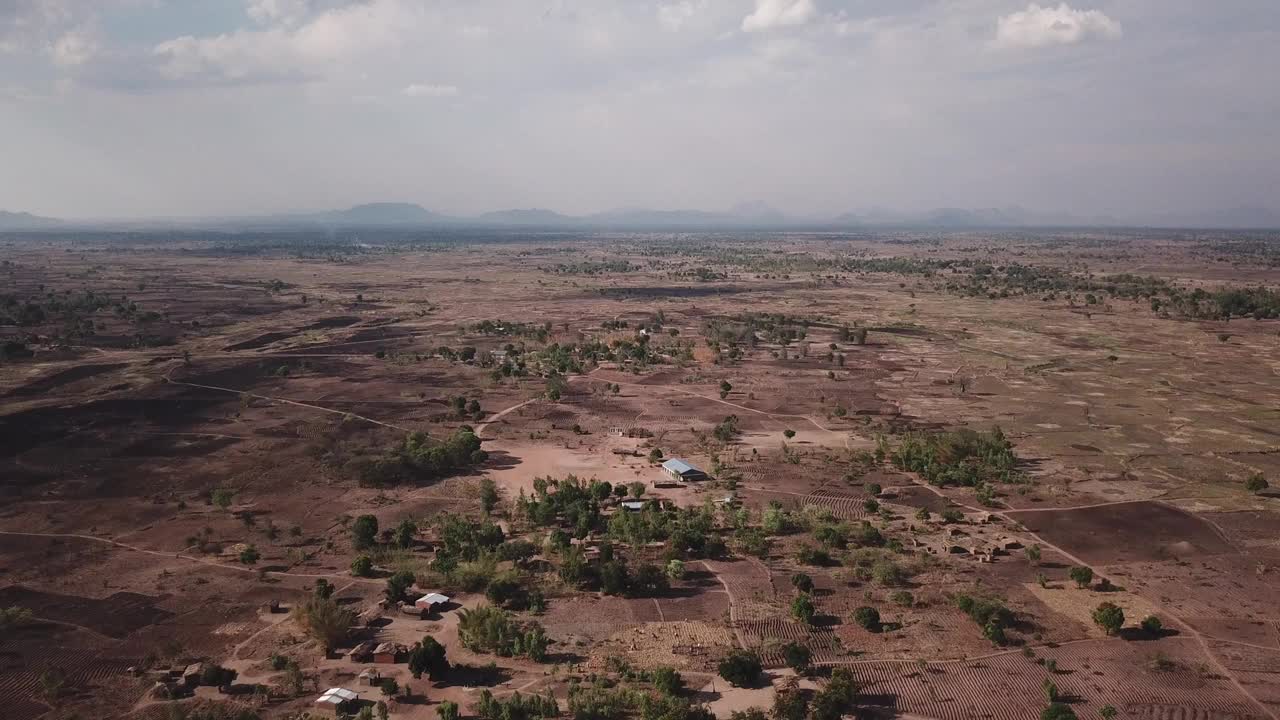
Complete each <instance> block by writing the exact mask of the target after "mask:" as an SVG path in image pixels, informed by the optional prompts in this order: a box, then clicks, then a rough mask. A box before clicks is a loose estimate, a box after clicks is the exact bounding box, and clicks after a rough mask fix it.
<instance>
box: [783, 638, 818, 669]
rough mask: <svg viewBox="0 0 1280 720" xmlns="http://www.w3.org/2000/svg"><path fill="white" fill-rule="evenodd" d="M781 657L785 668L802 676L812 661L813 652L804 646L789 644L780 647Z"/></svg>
mask: <svg viewBox="0 0 1280 720" xmlns="http://www.w3.org/2000/svg"><path fill="white" fill-rule="evenodd" d="M782 657H783V660H784V661H785V662H786V663H787V667H789V668H791V669H792V670H795V671H796V672H797V673H800V674H801V675H803V674H804V673H805V671H807V670H808V669H809V663H810V662H812V660H813V652H812V651H810V650H809V648H808V647H807V646H805V645H801V644H800V643H795V642H790V643H787V644H786V645H784V646H782Z"/></svg>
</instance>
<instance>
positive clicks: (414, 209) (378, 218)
mask: <svg viewBox="0 0 1280 720" xmlns="http://www.w3.org/2000/svg"><path fill="white" fill-rule="evenodd" d="M317 219H321V220H327V221H329V222H335V223H340V224H347V225H429V224H432V223H437V222H441V221H442V220H447V219H448V218H446V217H445V216H444V215H440V214H439V213H433V212H431V211H430V210H427V209H426V208H424V207H422V206H421V205H415V204H413V203H398V202H378V203H366V204H364V205H356V206H355V207H352V208H348V209H346V210H335V211H330V212H326V213H321V214H320V215H319V216H318V218H317Z"/></svg>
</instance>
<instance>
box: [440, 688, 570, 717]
mask: <svg viewBox="0 0 1280 720" xmlns="http://www.w3.org/2000/svg"><path fill="white" fill-rule="evenodd" d="M476 716H477V717H480V718H483V719H484V720H536V719H537V718H553V717H560V705H559V703H557V702H556V698H555V696H554V695H552V694H551V693H550V692H548V693H547V694H546V695H521V694H520V692H519V691H516V692H515V693H513V694H512V695H511V697H509V698H507V699H505V700H499V699H498V698H495V697H494V696H493V693H492V692H489V691H488V690H481V691H480V698H479V699H478V700H477V702H476ZM441 720H444V716H443V715H441Z"/></svg>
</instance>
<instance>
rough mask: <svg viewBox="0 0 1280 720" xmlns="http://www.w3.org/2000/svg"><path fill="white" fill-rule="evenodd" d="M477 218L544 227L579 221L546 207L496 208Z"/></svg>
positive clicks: (571, 223)
mask: <svg viewBox="0 0 1280 720" xmlns="http://www.w3.org/2000/svg"><path fill="white" fill-rule="evenodd" d="M476 219H477V220H479V221H481V222H486V223H494V224H497V225H536V226H542V227H545V226H556V227H561V226H564V225H573V224H576V223H578V222H579V218H575V217H570V216H568V215H561V214H560V213H558V212H556V211H554V210H547V209H546V208H527V209H519V208H517V209H512V210H494V211H493V212H487V213H484V214H482V215H480V216H479V217H478V218H476Z"/></svg>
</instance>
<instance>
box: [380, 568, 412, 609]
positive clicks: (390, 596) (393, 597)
mask: <svg viewBox="0 0 1280 720" xmlns="http://www.w3.org/2000/svg"><path fill="white" fill-rule="evenodd" d="M413 582H414V576H413V573H411V572H409V571H408V570H401V571H400V572H397V573H396V574H394V575H392V576H391V577H389V578H387V587H386V595H387V600H388V601H389V602H391V603H392V604H395V603H397V602H400V601H401V600H404V594H405V591H407V590H408V589H409V588H411V587H413Z"/></svg>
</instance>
